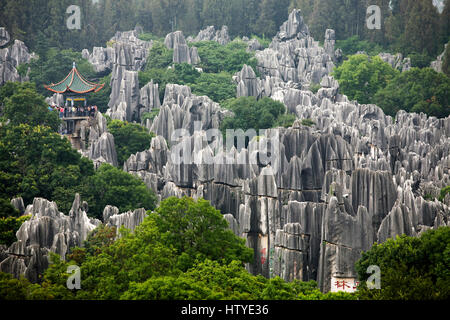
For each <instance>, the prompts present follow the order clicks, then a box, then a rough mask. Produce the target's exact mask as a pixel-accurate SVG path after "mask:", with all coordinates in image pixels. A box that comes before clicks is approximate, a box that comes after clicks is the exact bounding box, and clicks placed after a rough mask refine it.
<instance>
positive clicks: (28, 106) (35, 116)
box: [0, 82, 60, 131]
mask: <svg viewBox="0 0 450 320" xmlns="http://www.w3.org/2000/svg"><path fill="white" fill-rule="evenodd" d="M0 103H1V104H3V118H4V120H6V119H9V120H10V121H11V123H12V124H14V125H19V124H22V123H23V124H29V125H31V126H37V125H42V126H48V127H51V128H52V129H53V130H54V131H57V130H58V128H59V125H60V120H59V118H58V114H57V112H52V111H49V109H48V106H47V104H46V103H45V100H44V97H43V96H41V95H40V94H39V93H37V92H36V90H35V87H34V85H33V84H32V83H27V82H25V83H19V82H8V83H6V84H5V85H4V86H2V87H1V88H0Z"/></svg>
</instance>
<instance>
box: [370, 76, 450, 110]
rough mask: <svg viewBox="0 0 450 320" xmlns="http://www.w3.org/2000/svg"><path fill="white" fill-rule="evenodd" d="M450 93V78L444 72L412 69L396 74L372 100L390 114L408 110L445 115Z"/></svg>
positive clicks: (448, 106)
mask: <svg viewBox="0 0 450 320" xmlns="http://www.w3.org/2000/svg"><path fill="white" fill-rule="evenodd" d="M449 92H450V78H449V77H447V76H446V75H445V74H443V73H437V72H436V71H434V70H433V69H431V68H424V69H418V68H412V69H411V70H409V71H406V72H402V73H399V74H397V75H396V76H395V77H394V78H393V79H392V80H391V81H390V82H389V83H388V84H387V86H386V87H384V88H381V89H380V90H379V91H378V92H377V93H376V95H375V96H374V99H373V101H374V102H375V103H376V104H377V105H378V106H380V107H381V108H382V109H383V110H384V112H386V113H387V114H390V115H395V114H396V113H397V111H398V110H405V111H407V112H423V113H426V114H427V115H429V116H436V117H438V118H443V117H447V116H448V115H449V114H450V94H449Z"/></svg>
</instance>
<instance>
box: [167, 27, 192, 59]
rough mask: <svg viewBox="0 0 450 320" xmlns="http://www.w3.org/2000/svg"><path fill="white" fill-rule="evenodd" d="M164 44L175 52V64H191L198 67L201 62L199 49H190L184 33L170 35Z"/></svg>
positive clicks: (177, 32)
mask: <svg viewBox="0 0 450 320" xmlns="http://www.w3.org/2000/svg"><path fill="white" fill-rule="evenodd" d="M164 44H165V46H166V47H167V48H168V49H171V50H173V62H174V63H183V62H185V63H189V64H192V65H197V64H198V63H199V62H200V57H199V55H198V51H197V48H195V47H192V48H189V47H188V45H187V43H186V39H185V38H184V35H183V32H182V31H175V32H172V33H169V34H168V35H167V36H166V38H165V39H164Z"/></svg>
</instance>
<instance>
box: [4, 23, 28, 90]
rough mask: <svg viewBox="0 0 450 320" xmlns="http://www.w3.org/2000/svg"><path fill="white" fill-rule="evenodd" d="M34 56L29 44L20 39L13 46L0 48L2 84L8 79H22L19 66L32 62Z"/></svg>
mask: <svg viewBox="0 0 450 320" xmlns="http://www.w3.org/2000/svg"><path fill="white" fill-rule="evenodd" d="M5 32H6V31H5ZM6 34H7V32H6ZM6 34H4V37H6ZM0 37H1V35H0ZM8 37H9V35H8ZM33 57H34V54H30V53H29V51H28V48H27V46H26V45H25V44H24V43H23V42H22V41H20V40H15V41H14V43H13V44H12V45H11V46H9V47H7V48H4V49H0V86H1V85H3V84H4V83H5V82H8V81H13V82H15V81H22V79H21V77H20V75H19V73H18V71H17V67H18V66H19V65H21V64H23V63H28V62H30V60H31V59H32V58H33ZM23 80H25V79H23Z"/></svg>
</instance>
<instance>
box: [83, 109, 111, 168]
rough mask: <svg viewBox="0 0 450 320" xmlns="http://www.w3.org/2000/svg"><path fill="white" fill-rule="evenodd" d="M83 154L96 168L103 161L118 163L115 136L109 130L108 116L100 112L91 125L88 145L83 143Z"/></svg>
mask: <svg viewBox="0 0 450 320" xmlns="http://www.w3.org/2000/svg"><path fill="white" fill-rule="evenodd" d="M82 154H83V156H85V157H88V158H89V159H91V160H92V161H93V162H94V166H95V167H96V168H98V167H99V166H100V165H101V164H102V163H109V164H111V165H113V166H117V164H118V163H117V153H116V147H115V144H114V136H113V135H112V134H111V133H109V132H108V128H107V123H106V118H105V117H103V116H102V114H101V113H100V112H98V113H97V115H96V118H95V119H94V123H91V124H90V125H89V137H88V146H85V145H83V148H82Z"/></svg>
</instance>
